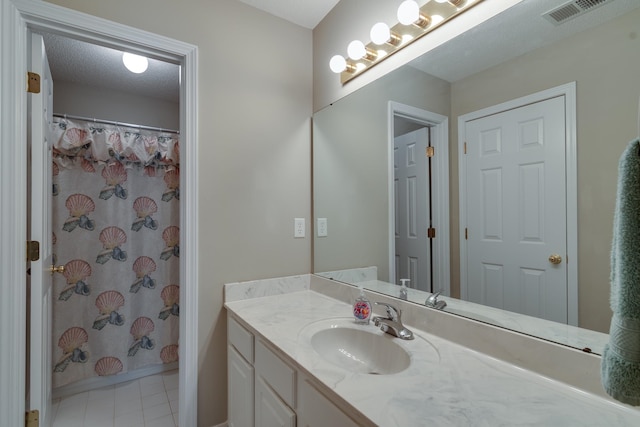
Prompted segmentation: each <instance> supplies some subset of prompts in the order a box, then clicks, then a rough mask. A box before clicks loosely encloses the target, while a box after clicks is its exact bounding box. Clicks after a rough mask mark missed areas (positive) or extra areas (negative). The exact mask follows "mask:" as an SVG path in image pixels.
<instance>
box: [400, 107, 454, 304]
mask: <svg viewBox="0 0 640 427" xmlns="http://www.w3.org/2000/svg"><path fill="white" fill-rule="evenodd" d="M388 111H389V114H388V118H389V123H388V129H389V135H388V138H387V140H388V158H389V167H388V177H389V178H388V181H389V272H390V274H389V278H390V279H395V280H396V284H399V279H406V278H409V277H400V274H406V275H409V274H410V273H409V270H410V269H411V267H412V266H413V267H415V271H418V270H417V269H418V268H419V266H418V265H417V262H412V260H411V257H405V258H406V259H405V261H403V263H404V264H406V265H405V267H407V268H406V269H402V268H401V267H400V266H399V265H398V263H399V261H398V259H399V258H398V257H397V256H396V254H397V253H398V252H397V250H396V235H397V229H398V218H397V216H398V214H397V205H396V201H397V200H399V199H397V198H396V160H395V159H396V149H395V140H396V137H397V136H399V135H400V134H402V133H406V132H408V131H411V130H417V129H422V132H427V131H428V141H429V142H428V143H427V145H429V146H430V147H432V149H433V151H431V152H430V153H427V152H426V151H423V152H421V153H418V152H416V155H421V156H427V155H429V161H428V164H429V165H428V166H427V165H426V163H427V162H425V167H428V168H430V173H429V178H428V179H429V186H428V187H429V188H430V190H429V194H428V195H427V194H426V192H427V186H423V188H424V190H423V192H424V193H425V194H424V196H425V197H424V198H423V199H425V203H428V204H429V209H427V208H425V209H423V211H424V212H426V211H428V212H429V218H427V217H424V218H422V217H415V218H414V220H415V224H416V230H417V229H419V228H421V229H422V231H421V232H420V233H426V232H429V233H433V234H432V235H431V236H433V237H430V238H429V242H428V243H429V251H430V253H429V255H428V256H427V262H428V263H429V264H430V267H429V268H428V269H423V271H425V270H427V271H428V273H423V274H422V275H423V276H424V275H426V276H427V278H428V279H427V280H421V279H418V281H419V282H420V283H423V284H422V285H421V286H418V284H416V283H415V281H414V282H413V283H410V285H411V286H412V287H415V288H416V289H421V290H424V291H427V292H442V294H443V295H449V294H450V271H449V265H450V262H449V244H450V242H449V146H448V144H449V136H448V123H449V120H448V118H447V117H446V116H442V115H440V114H436V113H433V112H430V111H426V110H422V109H420V108H416V107H413V106H409V105H405V104H401V103H398V102H394V101H390V102H389V107H388ZM423 159H424V158H423ZM425 179H427V178H425ZM427 199H428V200H427ZM421 216H422V215H421ZM418 224H421V225H420V227H418ZM429 229H433V231H428V230H429ZM417 232H418V231H416V233H417ZM416 274H417V273H416Z"/></svg>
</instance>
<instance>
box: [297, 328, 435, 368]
mask: <svg viewBox="0 0 640 427" xmlns="http://www.w3.org/2000/svg"><path fill="white" fill-rule="evenodd" d="M409 329H411V328H409ZM413 332H414V335H415V339H413V340H410V341H407V340H402V339H400V338H396V337H393V336H391V335H389V334H386V333H384V332H382V331H381V330H380V328H378V327H376V326H374V325H373V323H371V324H369V325H357V324H356V323H355V322H354V321H353V318H347V317H338V318H330V319H323V320H319V321H316V322H312V323H310V324H308V325H307V326H305V327H304V328H303V329H302V330H301V331H300V335H299V336H298V343H299V346H300V348H299V354H298V357H299V358H301V359H304V360H307V361H309V363H312V364H313V365H314V366H316V368H319V367H320V366H321V365H322V364H324V363H327V369H328V368H329V366H334V367H339V368H341V369H342V370H344V371H347V372H350V373H354V374H371V375H392V374H397V373H400V372H403V371H405V370H407V369H409V368H411V366H412V363H418V364H420V363H423V362H426V363H438V362H439V361H440V353H439V352H438V350H437V349H436V348H435V347H434V346H433V345H432V344H431V343H430V342H429V341H427V340H426V339H424V337H422V336H421V335H420V334H416V331H413Z"/></svg>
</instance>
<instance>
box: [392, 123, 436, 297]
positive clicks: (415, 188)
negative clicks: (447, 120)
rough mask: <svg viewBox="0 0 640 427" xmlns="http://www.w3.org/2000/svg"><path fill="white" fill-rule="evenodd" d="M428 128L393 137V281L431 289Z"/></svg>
mask: <svg viewBox="0 0 640 427" xmlns="http://www.w3.org/2000/svg"><path fill="white" fill-rule="evenodd" d="M428 146H429V128H426V127H425V128H421V129H418V130H416V131H413V132H409V133H406V134H404V135H400V136H398V137H396V138H395V139H394V149H393V152H394V194H395V249H396V250H395V257H396V284H399V283H400V279H409V280H410V282H409V283H410V286H411V287H413V288H416V289H420V290H422V291H427V292H429V291H431V250H430V243H429V238H428V237H427V231H428V228H429V222H430V218H431V215H430V209H429V204H430V199H431V197H430V187H429V164H428V158H427V147H428Z"/></svg>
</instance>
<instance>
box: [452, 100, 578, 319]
mask: <svg viewBox="0 0 640 427" xmlns="http://www.w3.org/2000/svg"><path fill="white" fill-rule="evenodd" d="M465 131H466V137H467V156H466V168H467V170H466V177H467V180H466V183H464V184H465V185H466V194H467V203H466V213H465V215H466V218H467V228H468V240H467V299H468V300H470V301H473V302H477V303H481V304H486V305H490V306H493V307H498V308H502V309H505V310H509V311H514V312H518V313H522V314H528V315H532V316H536V317H541V318H545V319H548V320H554V321H557V322H562V323H567V271H566V264H565V263H564V262H562V263H560V264H552V263H551V262H550V261H549V256H550V255H551V254H561V255H562V256H563V258H564V257H565V254H566V251H567V249H566V247H567V243H566V206H565V205H566V203H565V200H566V194H565V193H566V178H565V122H564V97H563V96H561V97H556V98H552V99H549V100H545V101H540V102H537V103H533V104H530V105H526V106H522V107H519V108H514V109H511V110H508V111H503V112H500V113H497V114H493V115H489V116H486V117H483V118H480V119H476V120H472V121H469V122H467V123H466V124H465Z"/></svg>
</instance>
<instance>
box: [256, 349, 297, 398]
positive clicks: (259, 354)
mask: <svg viewBox="0 0 640 427" xmlns="http://www.w3.org/2000/svg"><path fill="white" fill-rule="evenodd" d="M254 366H255V370H256V373H257V374H259V375H260V376H261V377H262V378H264V380H265V382H266V383H267V384H269V386H270V387H271V388H272V389H273V390H274V391H275V392H276V393H277V394H278V396H280V398H281V399H282V400H283V401H284V402H285V403H286V404H287V405H289V406H290V407H291V408H295V395H296V391H295V387H296V371H295V370H294V369H293V368H291V367H290V366H289V365H287V364H286V362H284V361H283V360H282V359H280V358H279V357H278V356H276V355H275V354H273V352H272V351H271V350H269V349H268V348H267V347H266V346H265V345H264V344H263V343H262V342H261V341H259V340H258V342H257V343H256V361H255V364H254Z"/></svg>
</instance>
